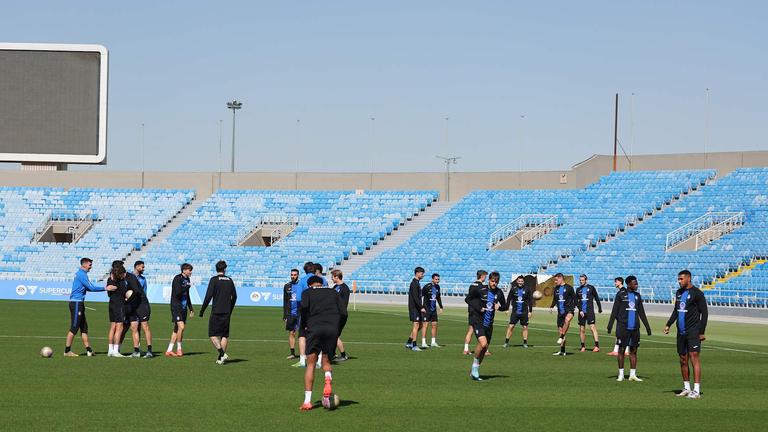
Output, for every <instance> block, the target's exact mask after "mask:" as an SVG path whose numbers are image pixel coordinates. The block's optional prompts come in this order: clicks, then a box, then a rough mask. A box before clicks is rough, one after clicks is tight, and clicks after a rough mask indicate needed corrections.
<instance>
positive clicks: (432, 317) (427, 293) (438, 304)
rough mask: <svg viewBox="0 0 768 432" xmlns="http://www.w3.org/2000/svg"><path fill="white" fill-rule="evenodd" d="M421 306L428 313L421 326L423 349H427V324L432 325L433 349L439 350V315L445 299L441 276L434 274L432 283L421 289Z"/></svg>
mask: <svg viewBox="0 0 768 432" xmlns="http://www.w3.org/2000/svg"><path fill="white" fill-rule="evenodd" d="M421 300H422V302H421V304H422V305H424V309H426V311H427V313H426V314H425V315H424V325H422V326H421V347H422V348H426V347H427V327H428V325H427V323H431V324H432V343H431V344H430V345H429V346H431V347H435V348H439V347H440V345H438V343H437V313H438V311H439V312H440V313H442V312H443V298H442V296H441V295H440V275H439V274H437V273H433V274H432V281H431V282H429V283H428V284H426V285H424V288H422V289H421Z"/></svg>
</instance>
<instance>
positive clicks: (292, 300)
mask: <svg viewBox="0 0 768 432" xmlns="http://www.w3.org/2000/svg"><path fill="white" fill-rule="evenodd" d="M298 286H299V282H298V281H296V283H292V282H288V283H287V284H285V286H284V287H283V318H284V319H288V318H290V317H297V316H299V303H300V302H299V300H298V298H297V297H298V294H296V292H297V288H298Z"/></svg>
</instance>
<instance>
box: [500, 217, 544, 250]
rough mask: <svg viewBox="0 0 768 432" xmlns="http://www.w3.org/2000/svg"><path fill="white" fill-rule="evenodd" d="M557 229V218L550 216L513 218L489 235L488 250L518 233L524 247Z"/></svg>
mask: <svg viewBox="0 0 768 432" xmlns="http://www.w3.org/2000/svg"><path fill="white" fill-rule="evenodd" d="M556 227H557V216H556V215H551V214H549V215H548V214H526V215H522V216H520V217H517V218H515V219H514V220H513V221H512V222H509V223H507V224H505V225H503V226H502V227H500V228H498V229H497V230H495V231H494V232H492V233H491V235H490V237H489V239H488V249H491V248H492V247H494V246H496V245H497V244H499V243H501V242H502V241H504V240H506V239H508V238H509V237H510V236H512V235H514V234H515V233H517V232H518V231H523V230H525V231H524V232H523V233H522V234H521V242H522V247H526V246H528V245H529V244H531V243H533V241H534V240H537V239H539V238H541V237H543V236H544V235H545V234H547V233H548V232H549V231H551V230H553V229H555V228H556Z"/></svg>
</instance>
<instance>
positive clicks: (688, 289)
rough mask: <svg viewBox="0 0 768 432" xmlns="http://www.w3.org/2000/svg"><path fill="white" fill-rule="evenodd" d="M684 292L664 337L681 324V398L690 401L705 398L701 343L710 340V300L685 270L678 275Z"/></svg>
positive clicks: (679, 345)
mask: <svg viewBox="0 0 768 432" xmlns="http://www.w3.org/2000/svg"><path fill="white" fill-rule="evenodd" d="M677 283H678V285H680V289H678V290H677V292H676V293H675V308H674V310H673V311H672V316H670V317H669V321H667V326H666V327H664V334H668V333H669V328H670V327H671V326H672V325H673V324H675V321H677V353H678V354H679V355H680V372H681V373H682V375H683V391H682V392H680V393H679V394H678V396H688V397H689V398H690V399H698V398H700V397H701V360H700V357H699V353H700V352H701V343H702V342H704V340H705V339H706V338H705V337H704V332H705V331H706V330H707V319H708V316H709V313H708V311H707V300H706V299H705V298H704V293H703V292H701V290H700V289H698V288H696V287H695V286H693V284H692V283H691V272H689V271H688V270H683V271H681V272H680V273H678V275H677ZM689 362H690V363H692V364H693V380H694V388H693V390H691V381H690V373H691V371H690V369H689Z"/></svg>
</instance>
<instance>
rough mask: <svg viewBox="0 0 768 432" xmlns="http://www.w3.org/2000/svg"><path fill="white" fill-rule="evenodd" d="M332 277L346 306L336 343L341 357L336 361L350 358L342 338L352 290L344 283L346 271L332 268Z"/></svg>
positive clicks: (334, 285)
mask: <svg viewBox="0 0 768 432" xmlns="http://www.w3.org/2000/svg"><path fill="white" fill-rule="evenodd" d="M331 279H332V280H333V289H334V290H336V293H338V294H339V297H340V298H341V305H342V306H344V313H343V314H342V315H341V318H340V321H339V340H338V342H337V343H336V347H337V348H338V349H339V357H337V358H336V361H340V362H342V361H347V360H349V357H347V351H346V350H345V349H344V342H342V340H341V332H343V331H344V327H345V326H346V325H347V316H348V313H347V311H348V309H349V294H350V291H349V286H348V285H347V284H345V283H344V273H342V272H341V270H338V269H335V270H331ZM333 352H335V351H333Z"/></svg>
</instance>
